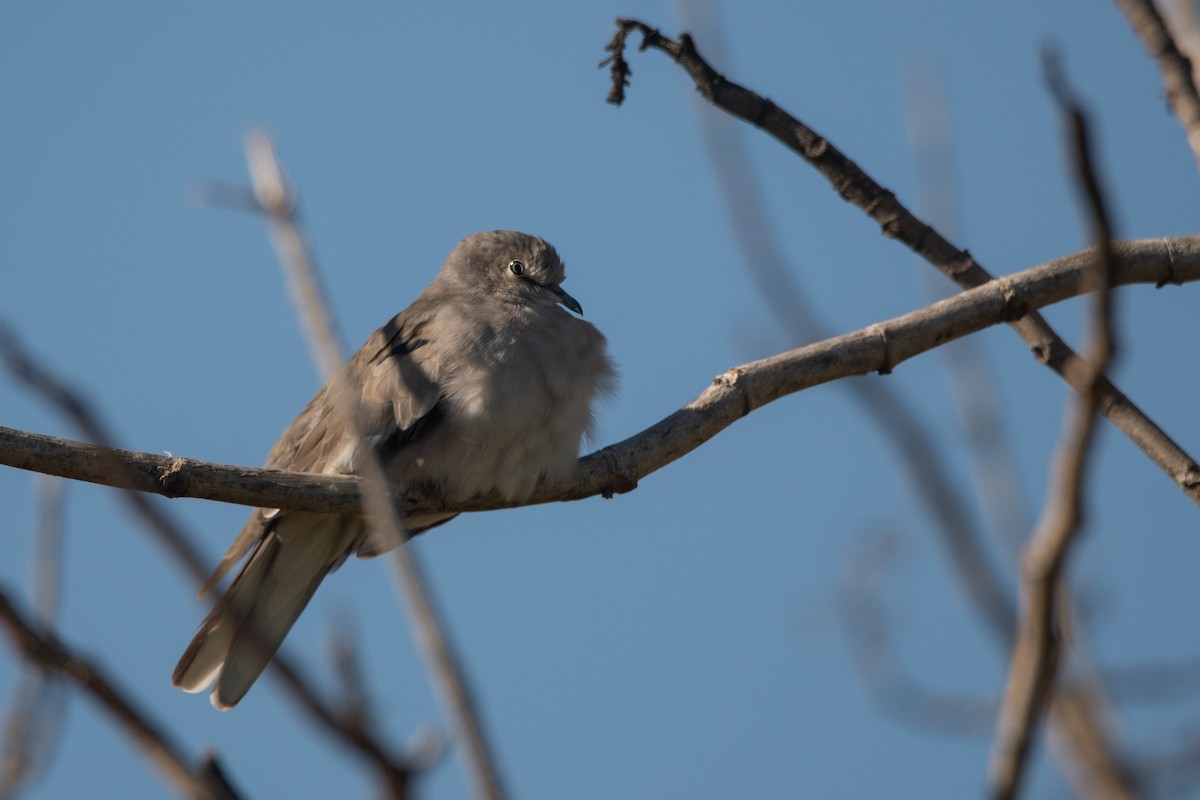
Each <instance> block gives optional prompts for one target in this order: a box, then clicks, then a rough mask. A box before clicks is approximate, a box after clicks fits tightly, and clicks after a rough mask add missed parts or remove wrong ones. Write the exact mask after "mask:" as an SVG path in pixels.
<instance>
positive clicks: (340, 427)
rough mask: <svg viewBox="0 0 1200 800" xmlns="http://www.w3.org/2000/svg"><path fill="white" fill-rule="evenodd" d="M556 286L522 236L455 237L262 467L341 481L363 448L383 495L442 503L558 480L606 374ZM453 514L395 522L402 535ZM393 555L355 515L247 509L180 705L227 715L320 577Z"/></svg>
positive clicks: (516, 493)
mask: <svg viewBox="0 0 1200 800" xmlns="http://www.w3.org/2000/svg"><path fill="white" fill-rule="evenodd" d="M563 278H564V272H563V263H562V261H561V260H560V259H559V257H558V253H557V252H556V251H555V249H554V248H553V247H552V246H551V245H550V244H548V243H546V242H545V241H543V240H542V239H539V238H537V237H536V236H530V235H528V234H524V233H517V232H515V231H491V232H487V233H476V234H473V235H471V236H468V237H467V238H466V239H464V240H463V241H462V242H460V243H459V245H458V246H457V247H456V248H455V249H454V250H453V252H451V253H450V256H449V257H448V258H447V259H446V262H445V264H444V265H443V266H442V269H441V271H440V272H439V273H438V275H437V277H436V278H435V279H434V281H433V283H431V284H430V285H429V286H428V288H426V289H425V291H424V292H422V293H421V295H420V297H418V298H417V299H416V301H415V302H413V304H412V305H410V306H409V307H408V308H406V309H405V310H404V311H401V312H400V313H399V314H397V315H396V316H395V317H393V318H392V319H391V321H390V322H388V323H387V324H386V325H384V326H383V327H382V328H380V329H379V330H377V331H375V333H373V334H372V335H371V336H370V338H368V339H367V341H366V343H365V344H364V345H363V346H362V347H361V348H359V350H358V352H357V353H355V354H354V356H353V357H352V358H351V359H350V361H349V362H347V363H346V364H345V365H344V366H343V367H342V369H341V371H340V376H341V377H340V379H338V378H337V377H335V378H333V379H331V380H330V381H328V382H327V383H326V384H325V385H324V386H323V387H322V388H321V389H320V390H319V391H318V392H317V394H316V396H315V397H314V398H313V399H312V401H311V402H309V404H308V405H307V406H306V407H305V408H304V410H303V411H301V412H300V415H299V416H298V417H296V419H295V421H294V422H292V424H291V425H289V426H288V428H287V430H285V431H284V432H283V435H282V436H280V437H279V440H278V441H277V442H276V443H275V446H274V447H272V448H271V452H270V454H269V455H268V456H267V462H266V466H267V467H269V468H272V469H284V470H292V471H297V472H314V473H323V474H350V473H353V472H354V471H355V467H356V464H359V463H361V459H362V457H363V455H364V454H365V453H366V452H367V448H369V449H371V450H374V451H375V453H377V454H378V456H379V457H380V459H381V460H382V464H383V465H384V469H385V471H386V474H387V477H388V480H389V482H390V484H391V487H392V489H393V490H394V491H395V492H397V493H402V492H404V491H406V490H408V489H421V490H424V491H430V492H434V493H436V495H438V496H441V497H444V498H446V499H451V500H452V499H455V498H460V499H467V498H471V497H474V496H477V495H481V494H486V493H490V492H497V493H499V494H500V495H502V496H504V497H506V498H508V499H510V500H522V499H524V498H527V497H529V496H530V494H531V493H532V492H533V489H534V487H535V486H536V484H537V483H538V481H539V480H541V479H543V478H551V479H558V478H567V477H569V476H570V475H571V473H572V470H573V469H574V467H575V465H576V463H577V462H576V459H577V456H578V454H579V447H580V442H581V440H582V439H583V437H584V436H586V435H588V433H589V432H590V430H591V425H592V412H593V405H594V401H595V400H596V399H597V398H598V397H600V396H602V395H604V394H607V393H609V392H611V390H612V388H613V386H614V385H615V372H614V370H613V366H612V363H611V362H610V360H609V358H608V355H607V353H606V348H605V340H604V336H603V335H602V334H601V333H600V332H599V331H598V330H596V328H595V327H594V326H592V325H591V324H589V323H587V322H585V321H583V320H581V319H578V318H576V317H575V316H572V315H571V314H570V313H568V312H567V311H566V310H564V307H565V308H566V309H569V310H570V311H573V312H574V313H575V314H582V313H583V310H582V308H581V307H580V305H579V303H578V302H576V300H575V298H573V297H571V295H569V294H567V293H566V292H565V291H564V290H563V288H562V282H563ZM342 393H348V394H350V395H352V396H351V397H344V396H339V395H340V394H342ZM347 400H349V401H350V402H356V403H357V404H358V408H359V414H358V416H359V420H360V424H361V433H362V437H361V438H359V437H356V436H354V435H353V433H352V431H351V429H350V426H348V425H347V424H346V422H345V414H344V412H342V413H339V411H338V409H339V408H343V409H344V408H346V406H345V405H344V404H345V403H346V402H347ZM339 404H341V405H339ZM454 516H456V515H455V514H454V513H450V512H431V513H423V514H420V515H417V516H412V517H409V518H407V519H405V520H404V524H405V528H406V532H407V533H408V534H410V535H412V534H416V533H420V532H422V531H425V530H428V529H430V528H432V527H434V526H436V525H441V524H442V523H444V522H447V521H448V520H450V519H452V518H453V517H454ZM391 544H392V543H390V542H387V541H383V540H382V538H381V537H380V536H378V535H373V534H372V532H371V531H369V530H368V526H367V525H366V524H365V522H364V520H363V519H362V518H361V517H359V516H348V515H339V514H328V513H312V512H305V511H286V510H279V509H269V508H259V509H255V510H254V512H253V513H252V514H251V516H250V520H249V521H248V522H247V523H246V525H245V527H244V528H243V529H242V531H241V533H240V534H239V535H238V537H237V538H236V539H235V540H234V542H233V545H232V546H231V547H230V548H229V551H228V552H227V553H226V554H225V557H224V558H223V559H222V560H221V562H220V564H219V565H218V566H217V568H216V571H215V572H214V573H213V575H212V577H211V578H209V580H208V582H207V583H206V584H205V586H204V588H203V589H202V590H201V594H202V595H203V594H204V593H205V592H207V591H208V590H210V589H211V588H212V587H213V586H215V585H216V584H217V583H218V582H220V580H221V579H222V578H223V577H224V576H225V575H226V574H227V573H228V572H229V571H230V569H232V567H233V566H234V565H235V564H237V563H238V562H239V561H241V560H242V559H243V558H244V557H246V555H247V553H248V554H249V558H248V559H247V560H246V563H245V565H243V566H242V568H241V570H240V571H239V572H238V573H237V575H236V576H235V577H234V579H233V582H232V583H231V584H230V586H229V589H228V590H227V591H226V592H225V595H224V596H223V597H222V598H221V599H220V600H219V601H218V602H217V603H216V605H215V607H214V608H213V610H212V612H211V613H210V614H209V615H208V617H207V619H205V621H204V623H203V624H202V625H201V626H200V631H199V633H197V634H196V637H195V638H194V639H193V640H192V643H191V644H190V645H189V646H188V648H187V651H186V652H185V653H184V654H183V657H182V658H181V659H180V660H179V664H178V666H176V667H175V672H174V674H173V675H172V681H173V682H174V683H175V685H176V686H179V687H180V688H182V689H183V690H185V691H188V692H200V691H203V690H204V689H206V688H207V687H208V686H210V685H213V690H212V703H213V705H214V706H216V707H217V708H219V709H221V710H228V709H230V708H233V707H234V706H235V705H236V704H237V703H238V701H239V700H241V699H242V698H243V697H244V696H245V694H246V692H247V691H249V689H250V687H251V686H252V685H253V684H254V681H255V680H256V679H257V678H258V676H259V675H260V674H261V673H262V671H263V669H264V668H265V667H266V665H267V663H268V662H269V661H270V660H271V657H272V656H273V655H274V653H275V651H276V650H277V649H278V648H279V645H280V643H281V642H282V641H283V639H284V637H285V636H286V635H287V632H288V631H289V630H290V629H291V627H292V625H293V624H294V623H295V622H296V619H297V618H298V617H299V615H300V613H301V612H302V611H303V610H304V607H305V606H306V605H307V604H308V602H309V600H311V599H312V596H313V593H314V592H315V591H316V590H317V587H318V586H320V584H321V581H322V580H323V579H324V578H325V576H326V575H327V574H328V573H329V572H330V571H331V570H334V569H337V568H338V567H339V566H340V565H341V564H342V562H343V561H345V559H346V558H347V557H348V556H349V555H350V554H351V553H355V554H357V555H358V556H359V557H364V558H365V557H371V556H375V555H379V554H380V553H383V552H385V551H386V550H388V549H390V546H391ZM214 682H215V685H214Z"/></svg>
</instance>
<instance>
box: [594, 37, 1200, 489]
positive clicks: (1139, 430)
mask: <svg viewBox="0 0 1200 800" xmlns="http://www.w3.org/2000/svg"><path fill="white" fill-rule="evenodd" d="M631 31H638V32H639V33H641V34H642V45H641V48H642V49H646V48H648V47H653V48H655V49H658V50H662V51H663V52H664V53H666V54H667V55H669V56H670V57H671V58H672V59H674V60H675V63H677V64H679V65H680V66H681V67H683V69H684V70H685V71H686V72H687V73H688V75H689V76H690V77H691V78H692V80H693V82H694V83H695V84H696V88H697V89H698V90H699V91H700V94H702V95H703V96H704V98H705V99H707V100H708V101H709V102H710V103H712V104H713V105H715V106H717V107H718V108H720V109H722V110H723V111H725V112H727V113H729V114H731V115H733V116H735V117H738V118H740V119H742V120H745V121H746V122H749V123H750V124H751V125H754V126H756V127H759V128H762V129H763V130H764V131H766V132H767V133H769V134H770V135H771V136H773V137H775V138H776V139H778V140H779V141H780V142H781V143H783V145H784V146H786V147H788V148H789V149H790V150H792V151H793V152H795V153H796V154H798V155H799V156H800V157H801V158H803V159H804V160H805V161H807V162H808V163H809V164H811V165H812V166H813V167H814V168H815V169H816V170H817V171H818V172H820V173H821V174H822V175H824V176H825V178H826V179H827V180H828V181H829V183H830V185H831V186H833V188H834V189H835V190H836V191H837V192H838V194H840V195H841V196H842V197H843V198H844V199H846V200H848V201H849V202H851V203H853V204H854V205H855V206H857V207H858V208H860V209H862V210H863V212H864V213H866V214H867V215H868V216H869V217H871V218H872V219H873V220H875V221H876V222H878V223H879V224H880V226H881V227H882V229H883V233H884V235H885V236H889V237H892V238H895V239H898V240H899V241H901V242H902V243H904V244H905V245H906V246H907V247H909V248H910V249H911V250H912V251H913V252H915V253H916V254H917V255H919V256H921V257H922V258H923V259H925V260H926V261H928V262H929V263H930V264H932V265H933V266H935V267H937V268H938V269H939V270H940V271H941V272H942V273H943V274H945V275H946V277H948V278H950V279H951V280H953V281H954V282H955V283H956V284H958V285H959V286H960V287H961V288H963V289H971V288H974V287H977V286H980V285H982V284H984V283H986V282H987V281H989V280H991V279H992V276H991V274H990V273H989V272H988V271H987V270H985V269H984V268H983V267H982V266H981V265H980V264H979V262H977V261H976V260H975V258H974V257H973V256H972V255H971V254H970V253H969V252H967V251H966V250H960V249H959V248H957V247H955V246H954V245H953V244H951V243H950V242H949V241H947V240H946V239H945V237H943V236H942V235H941V234H940V233H938V232H937V231H936V230H934V229H933V228H932V227H930V226H929V225H928V224H927V223H925V222H924V221H922V220H921V219H919V218H918V217H917V216H916V215H915V214H913V213H912V212H911V211H909V210H908V208H906V207H905V206H904V205H903V204H902V203H901V202H900V201H899V200H897V199H896V196H895V195H894V194H892V193H891V192H890V191H888V190H887V189H885V188H884V187H883V186H881V185H880V184H879V183H877V182H876V181H875V180H874V179H873V178H872V177H871V176H870V175H868V174H867V173H866V172H865V171H863V169H862V168H861V167H860V166H858V164H856V163H854V162H853V161H851V160H850V159H849V158H848V157H847V156H846V155H845V154H844V153H842V152H841V151H840V150H838V149H837V148H836V147H834V146H833V144H831V143H830V142H829V140H828V139H826V138H825V137H823V136H821V135H820V134H819V133H817V132H816V131H814V130H813V129H812V128H810V127H808V126H807V125H805V124H804V123H803V122H801V121H800V120H798V119H796V118H795V117H793V116H792V115H791V114H789V113H788V112H786V111H784V110H783V109H782V108H780V107H779V106H777V105H775V103H773V102H771V101H770V100H768V99H767V98H765V97H762V96H760V95H758V94H756V93H755V92H753V91H751V90H749V89H747V88H745V87H744V86H740V85H738V84H736V83H734V82H732V81H730V80H727V79H726V78H725V76H724V75H721V74H720V73H718V72H717V71H716V70H714V69H713V68H712V66H710V65H709V64H708V62H707V61H705V60H704V59H703V58H702V57H701V56H700V54H699V53H698V52H697V51H696V46H695V44H694V43H693V42H692V38H691V37H690V36H688V35H687V34H681V35H680V37H679V41H674V40H672V39H669V38H667V37H665V36H663V35H662V34H661V33H660V32H659V31H657V30H655V29H654V28H651V27H650V26H648V25H646V24H645V23H643V22H639V21H637V20H629V19H619V20H617V34H616V35H615V36H614V37H613V40H612V42H610V43H609V45H608V46H607V48H606V49H607V50H609V51H610V52H611V53H612V56H610V57H609V58H608V59H606V60H605V61H604V62H602V64H601V65H602V66H603V65H604V64H611V65H612V75H613V91H612V93H611V94H610V95H609V101H610V102H613V103H617V104H619V103H620V102H621V101H622V100H623V99H624V87H625V85H626V84H627V83H628V78H629V74H630V72H629V66H628V64H627V63H626V62H625V58H624V46H625V37H626V36H627V35H628V34H629V33H630V32H631ZM1009 322H1010V324H1011V325H1012V327H1013V329H1014V330H1015V331H1016V332H1017V333H1018V334H1019V335H1020V337H1021V339H1022V340H1024V342H1025V343H1026V344H1027V345H1028V346H1029V348H1030V350H1031V351H1032V352H1033V355H1034V357H1035V358H1036V359H1037V360H1038V361H1039V362H1040V363H1043V364H1045V365H1047V366H1049V367H1050V368H1051V369H1053V370H1054V371H1055V372H1057V373H1058V374H1059V375H1061V376H1062V377H1063V379H1064V380H1066V382H1067V383H1068V385H1070V386H1071V388H1072V389H1074V390H1075V391H1076V392H1078V393H1080V394H1083V393H1084V392H1086V391H1088V390H1089V384H1088V383H1087V382H1086V380H1085V379H1084V378H1083V377H1082V373H1083V371H1082V370H1080V369H1078V368H1076V365H1077V364H1078V363H1079V362H1080V361H1081V359H1080V357H1079V356H1078V355H1077V354H1076V353H1075V351H1074V350H1072V349H1071V347H1070V346H1069V345H1067V343H1066V342H1064V341H1063V339H1062V337H1060V336H1059V335H1058V334H1057V333H1055V332H1054V330H1053V329H1052V328H1051V327H1050V325H1049V324H1048V323H1047V322H1046V320H1044V319H1043V318H1042V316H1041V315H1040V314H1037V313H1030V314H1027V315H1025V316H1023V317H1020V318H1013V319H1011V320H1009ZM1099 391H1100V395H1101V397H1100V410H1101V413H1103V414H1104V415H1105V416H1106V417H1108V418H1109V420H1110V421H1112V423H1113V424H1114V425H1115V426H1116V427H1117V429H1118V430H1120V431H1121V432H1122V433H1124V434H1125V435H1126V436H1128V437H1129V439H1130V440H1131V441H1132V442H1133V443H1134V444H1136V445H1137V446H1138V447H1139V448H1140V449H1141V450H1142V451H1143V452H1145V453H1146V455H1147V456H1149V458H1150V460H1152V461H1153V462H1154V463H1155V464H1157V465H1158V466H1159V468H1160V469H1161V470H1162V471H1163V472H1165V473H1166V474H1167V475H1168V476H1170V478H1171V479H1172V480H1173V481H1175V483H1176V484H1177V485H1178V486H1179V487H1180V488H1181V489H1183V491H1184V492H1186V493H1187V494H1188V495H1189V496H1190V497H1191V498H1192V500H1193V501H1195V502H1196V503H1197V504H1200V473H1198V472H1197V467H1196V464H1195V462H1194V461H1193V460H1192V458H1191V457H1190V456H1188V454H1187V453H1185V452H1184V451H1183V449H1182V448H1181V447H1180V446H1179V445H1178V444H1176V443H1175V442H1174V441H1173V440H1172V439H1171V437H1170V436H1168V435H1167V434H1166V432H1165V431H1163V430H1162V429H1161V428H1159V427H1158V426H1157V425H1156V424H1155V423H1154V422H1153V420H1151V419H1150V418H1149V417H1147V416H1146V415H1145V414H1144V413H1143V412H1142V411H1141V409H1139V408H1138V407H1137V406H1136V405H1134V404H1133V403H1132V402H1131V401H1130V400H1129V398H1128V397H1126V396H1125V395H1124V394H1123V393H1122V392H1121V391H1120V390H1119V389H1117V388H1116V387H1115V386H1114V385H1113V384H1112V383H1111V382H1110V381H1109V380H1108V379H1107V378H1102V379H1101V381H1100V385H1099Z"/></svg>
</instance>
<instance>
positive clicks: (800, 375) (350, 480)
mask: <svg viewBox="0 0 1200 800" xmlns="http://www.w3.org/2000/svg"><path fill="white" fill-rule="evenodd" d="M1113 247H1114V252H1115V253H1116V256H1117V263H1116V272H1115V273H1114V275H1113V283H1114V285H1120V284H1131V283H1150V284H1155V285H1158V286H1162V285H1165V284H1182V283H1188V282H1191V281H1195V280H1200V237H1195V236H1191V237H1183V238H1178V239H1147V240H1140V241H1131V242H1115V243H1114V245H1113ZM1093 258H1094V250H1092V249H1090V248H1089V249H1087V250H1081V251H1079V252H1077V253H1073V254H1071V255H1068V256H1064V257H1062V258H1059V259H1056V260H1054V261H1051V262H1048V263H1046V264H1043V265H1041V266H1038V267H1034V268H1032V269H1029V270H1025V271H1024V272H1019V273H1016V274H1014V275H1010V276H1007V277H1005V278H1001V279H999V280H996V281H992V282H990V283H988V284H986V285H984V286H981V287H979V288H977V289H973V290H971V291H968V292H962V293H960V294H958V295H955V296H953V297H950V298H947V299H945V300H941V301H939V302H937V303H934V304H933V305H930V306H927V307H926V308H923V309H920V310H918V311H913V312H910V313H908V314H905V315H903V316H901V317H897V318H895V319H892V320H889V321H887V322H882V323H879V324H877V325H872V326H870V327H869V328H865V329H863V330H860V331H856V332H854V333H849V334H845V335H843V336H839V337H836V338H834V339H829V340H826V341H824V342H817V343H815V344H811V345H808V346H806V347H801V348H798V349H796V350H791V351H788V352H785V353H781V354H779V355H776V356H772V357H770V358H766V359H762V360H759V361H755V362H752V363H749V364H745V365H742V366H740V367H735V368H733V369H731V370H729V371H728V372H726V373H724V374H723V375H720V376H718V377H717V378H716V379H714V381H713V383H712V384H711V385H710V386H709V387H708V388H707V389H706V390H705V391H704V392H702V393H701V394H700V396H699V397H697V398H696V399H695V400H693V401H692V402H690V403H688V404H687V405H686V406H684V407H683V408H681V409H679V410H678V411H676V412H675V413H673V414H671V415H670V416H668V417H666V418H665V419H663V420H661V421H660V422H658V423H656V424H655V425H653V426H651V427H650V428H647V429H646V430H644V431H642V432H641V433H638V434H636V435H634V436H632V437H630V438H628V439H626V440H624V441H622V442H618V443H616V444H613V445H610V446H608V447H606V448H604V449H602V450H599V451H597V452H595V453H592V454H591V455H589V456H586V457H584V458H583V459H581V460H580V473H579V475H578V477H577V478H576V480H574V481H573V482H570V483H563V484H549V483H547V484H542V485H541V486H539V487H538V488H537V490H535V492H534V494H533V496H532V497H531V498H530V500H529V501H528V502H527V503H525V505H533V504H537V503H548V502H554V501H567V500H580V499H583V498H585V497H591V496H593V495H598V494H599V495H605V496H611V495H613V494H616V493H622V492H628V491H631V490H633V489H634V488H636V486H637V483H638V481H639V480H640V479H642V478H644V477H645V476H647V475H649V474H651V473H652V472H655V471H656V470H659V469H661V468H662V467H664V466H666V465H667V464H670V463H671V462H673V461H675V460H677V459H679V458H682V457H683V456H685V455H687V454H688V453H690V452H691V451H692V450H694V449H696V448H697V447H699V446H700V445H702V444H703V443H704V442H706V441H708V440H709V439H711V438H712V437H713V436H715V435H716V434H718V433H719V432H721V431H722V430H724V429H725V428H727V427H729V426H730V425H732V424H733V423H734V422H736V421H737V420H738V419H740V418H742V417H743V416H745V415H746V414H749V413H750V412H752V411H754V410H755V409H757V408H760V407H762V406H764V405H766V404H767V403H770V402H772V401H774V400H778V399H779V398H781V397H785V396H787V395H789V394H792V393H794V392H798V391H801V390H803V389H807V388H810V387H812V386H816V385H819V384H822V383H828V382H830V381H833V380H837V379H839V378H844V377H847V376H849V375H865V374H867V373H869V372H886V371H888V370H890V369H892V368H894V367H895V366H897V365H898V364H900V363H901V362H902V361H904V360H906V359H908V358H912V357H913V356H915V355H918V354H920V353H923V352H925V351H928V350H931V349H933V348H935V347H937V346H939V345H941V344H943V343H945V342H948V341H951V340H953V339H957V338H959V337H961V336H966V335H967V334H970V333H974V332H976V331H979V330H982V329H984V328H986V327H988V326H991V325H997V324H1000V323H1001V322H1009V321H1011V320H1013V319H1014V318H1017V317H1019V316H1020V315H1021V314H1022V313H1025V312H1028V311H1029V310H1030V309H1035V308H1041V307H1044V306H1047V305H1050V304H1052V303H1056V302H1060V301H1062V300H1065V299H1067V298H1069V297H1073V296H1075V295H1077V294H1080V293H1081V292H1082V291H1083V283H1082V280H1083V273H1084V271H1085V270H1086V269H1087V268H1088V265H1089V264H1090V263H1091V262H1092V261H1093ZM114 463H120V465H121V466H122V468H121V469H118V470H114V469H112V468H111V465H112V464H114ZM0 464H4V465H7V466H11V467H17V468H18V469H26V470H33V471H35V472H44V473H46V474H49V475H59V476H61V477H64V478H71V479H73V480H82V481H89V482H92V483H100V484H104V485H106V486H115V487H118V488H124V489H133V490H136V491H139V492H151V493H154V494H161V495H165V496H168V497H196V498H202V499H206V500H219V501H222V502H227V503H239V504H242V505H249V506H264V507H270V508H291V509H299V510H304V511H332V512H338V513H356V512H357V510H358V509H359V507H360V502H361V501H360V499H359V496H358V486H359V482H358V479H357V478H354V477H350V476H332V475H328V476H326V475H321V476H318V475H306V474H301V473H289V472H280V471H278V470H261V469H252V468H250V467H235V466H227V465H224V464H212V463H208V462H203V461H196V460H193V459H186V458H173V457H167V456H158V455H154V454H152V453H137V452H131V451H126V450H113V449H110V448H105V447H97V446H95V445H87V444H81V443H79V442H72V441H70V440H66V439H57V438H54V437H51V436H43V435H40V434H35V433H26V432H23V431H18V430H14V429H12V428H4V427H0ZM1175 478H1176V481H1177V482H1178V483H1180V485H1183V486H1185V487H1187V489H1188V495H1189V496H1190V497H1193V498H1195V499H1197V500H1198V501H1200V468H1197V466H1196V465H1195V464H1193V463H1190V462H1189V463H1188V465H1187V466H1186V468H1185V469H1184V471H1183V472H1182V473H1180V474H1179V475H1177V476H1175ZM514 505H520V504H517V503H512V502H508V501H505V500H503V499H500V498H497V497H490V496H489V497H482V498H470V499H461V500H460V499H453V500H450V499H448V500H446V501H441V500H438V499H434V498H427V497H412V498H405V499H404V500H403V510H404V511H406V512H410V513H411V512H419V511H425V510H432V509H438V510H447V511H487V510H492V509H497V508H510V507H513V506H514Z"/></svg>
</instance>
